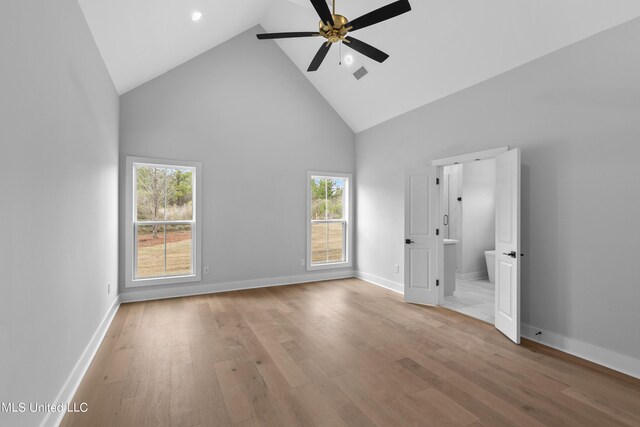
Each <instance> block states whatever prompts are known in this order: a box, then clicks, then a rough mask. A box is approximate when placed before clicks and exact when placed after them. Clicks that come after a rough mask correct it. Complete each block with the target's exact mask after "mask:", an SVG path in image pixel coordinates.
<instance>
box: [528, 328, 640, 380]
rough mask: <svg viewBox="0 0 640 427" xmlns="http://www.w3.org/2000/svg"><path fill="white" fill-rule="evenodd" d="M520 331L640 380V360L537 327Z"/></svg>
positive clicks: (547, 344) (531, 337)
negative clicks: (538, 333)
mask: <svg viewBox="0 0 640 427" xmlns="http://www.w3.org/2000/svg"><path fill="white" fill-rule="evenodd" d="M520 329H521V333H522V336H523V337H524V338H528V339H530V340H531V341H535V342H539V343H540V344H544V345H546V346H548V347H551V348H555V349H556V350H560V351H562V352H564V353H569V354H571V355H573V356H577V357H579V358H581V359H585V360H588V361H590V362H593V363H596V364H598V365H602V366H606V367H607V368H610V369H613V370H614V371H618V372H622V373H623V374H627V375H630V376H632V377H635V378H640V359H636V358H634V357H631V356H627V355H625V354H620V353H617V352H615V351H613V350H609V349H606V348H603V347H600V346H597V345H595V344H590V343H587V342H584V341H580V340H577V339H575V338H569V337H565V336H564V335H560V334H556V333H553V332H549V331H545V330H544V329H540V328H536V327H535V326H531V325H527V324H525V323H522V324H521V325H520ZM536 332H542V334H540V335H536Z"/></svg>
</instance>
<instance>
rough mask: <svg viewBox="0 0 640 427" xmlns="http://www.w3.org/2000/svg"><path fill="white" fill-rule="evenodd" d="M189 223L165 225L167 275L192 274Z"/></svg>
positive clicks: (191, 234)
mask: <svg viewBox="0 0 640 427" xmlns="http://www.w3.org/2000/svg"><path fill="white" fill-rule="evenodd" d="M192 240H193V232H192V229H191V225H186V224H180V225H167V272H166V275H167V276H183V275H187V274H192V268H191V266H192V261H191V260H192V253H191V242H192Z"/></svg>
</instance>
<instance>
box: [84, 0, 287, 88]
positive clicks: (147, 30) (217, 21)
mask: <svg viewBox="0 0 640 427" xmlns="http://www.w3.org/2000/svg"><path fill="white" fill-rule="evenodd" d="M270 1H271V0H226V1H222V0H78V3H80V7H81V8H82V11H83V12H84V16H85V18H86V20H87V22H88V24H89V27H90V28H91V32H92V33H93V37H94V39H95V41H96V44H97V45H98V48H99V49H100V53H102V57H103V59H104V61H105V63H106V64H107V68H108V69H109V73H110V74H111V78H112V79H113V82H114V84H115V85H116V89H117V90H118V92H119V93H121V94H122V93H124V92H127V91H129V90H131V89H133V88H134V87H136V86H139V85H141V84H142V83H145V82H147V81H149V80H151V79H153V78H154V77H157V76H159V75H160V74H163V73H165V72H167V71H169V70H170V69H172V68H174V67H176V66H177V65H180V64H182V63H183V62H186V61H188V60H189V59H191V58H194V57H196V56H198V55H200V54H201V53H203V52H206V51H207V50H209V49H211V48H212V47H214V46H217V45H219V44H220V43H223V42H225V41H226V40H228V39H230V38H232V37H235V36H237V35H238V34H240V33H241V32H243V31H245V30H247V29H249V28H251V27H253V26H254V25H256V24H257V23H258V22H259V21H260V18H261V17H262V16H263V15H264V12H265V10H266V8H267V6H268V5H269V3H270ZM285 1H286V0H285ZM196 10H199V11H201V12H202V19H201V20H200V21H198V22H193V21H192V20H191V15H192V13H193V12H194V11H196Z"/></svg>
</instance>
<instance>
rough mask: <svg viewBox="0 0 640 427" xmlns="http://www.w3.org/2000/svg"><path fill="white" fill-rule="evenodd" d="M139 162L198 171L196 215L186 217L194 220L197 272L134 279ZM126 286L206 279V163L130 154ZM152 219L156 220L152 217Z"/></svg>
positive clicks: (126, 204)
mask: <svg viewBox="0 0 640 427" xmlns="http://www.w3.org/2000/svg"><path fill="white" fill-rule="evenodd" d="M137 163H142V164H150V165H157V166H160V167H176V166H178V167H185V168H189V169H193V170H194V171H195V178H196V179H195V182H194V184H193V185H194V188H193V195H194V197H193V219H192V220H191V221H186V223H191V224H192V226H191V232H192V236H193V238H192V240H191V242H192V251H193V252H192V253H193V259H192V263H193V274H189V275H184V276H169V277H153V278H147V279H137V280H134V279H133V271H134V268H135V267H134V266H135V260H134V257H135V254H134V250H133V241H134V239H135V233H134V230H133V216H134V206H133V198H134V196H135V188H134V177H133V167H134V165H135V164H137ZM125 168H126V169H125V245H124V246H125V288H137V287H145V286H159V285H173V284H178V283H189V282H199V281H200V280H202V267H201V266H202V262H201V260H202V226H201V223H202V163H200V162H190V161H184V160H167V159H155V158H148V157H136V156H127V158H126V166H125ZM167 222H170V223H180V221H161V223H167ZM149 223H151V224H152V223H154V221H150V222H149Z"/></svg>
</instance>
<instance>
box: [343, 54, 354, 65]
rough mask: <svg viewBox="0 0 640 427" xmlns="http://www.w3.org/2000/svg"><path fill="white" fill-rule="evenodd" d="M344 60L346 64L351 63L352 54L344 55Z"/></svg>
mask: <svg viewBox="0 0 640 427" xmlns="http://www.w3.org/2000/svg"><path fill="white" fill-rule="evenodd" d="M344 62H345V64H347V65H351V64H353V56H352V55H345V57H344Z"/></svg>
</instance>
